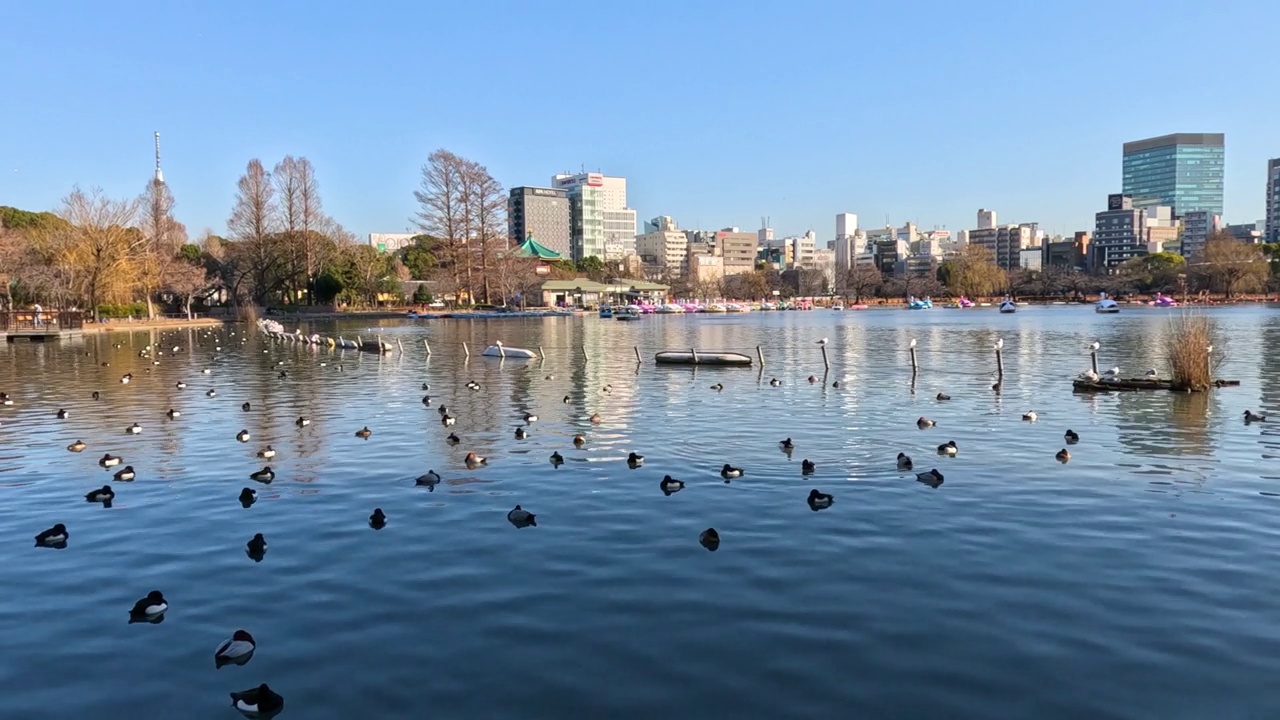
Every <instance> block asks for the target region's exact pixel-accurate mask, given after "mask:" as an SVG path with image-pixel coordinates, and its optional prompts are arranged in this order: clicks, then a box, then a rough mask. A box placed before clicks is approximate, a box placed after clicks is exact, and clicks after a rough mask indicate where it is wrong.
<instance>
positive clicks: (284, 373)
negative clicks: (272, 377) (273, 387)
mask: <svg viewBox="0 0 1280 720" xmlns="http://www.w3.org/2000/svg"><path fill="white" fill-rule="evenodd" d="M288 378H289V371H288V370H281V371H280V379H281V380H287V379H288Z"/></svg>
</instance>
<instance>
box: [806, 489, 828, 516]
mask: <svg viewBox="0 0 1280 720" xmlns="http://www.w3.org/2000/svg"><path fill="white" fill-rule="evenodd" d="M808 502H809V509H810V510H813V511H815V512H816V511H818V510H825V509H827V508H829V507H831V503H832V502H835V496H833V495H830V494H828V493H824V492H819V491H818V489H817V488H814V489H813V490H810V491H809V500H808Z"/></svg>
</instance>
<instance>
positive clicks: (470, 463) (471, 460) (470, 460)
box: [462, 452, 487, 470]
mask: <svg viewBox="0 0 1280 720" xmlns="http://www.w3.org/2000/svg"><path fill="white" fill-rule="evenodd" d="M462 461H463V462H464V463H466V464H467V468H469V469H472V470H474V469H475V468H478V467H480V466H481V465H485V464H487V460H486V459H485V458H482V457H480V456H479V455H477V454H475V453H473V452H469V453H467V456H466V457H465V458H463V460H462Z"/></svg>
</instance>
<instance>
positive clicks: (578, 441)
mask: <svg viewBox="0 0 1280 720" xmlns="http://www.w3.org/2000/svg"><path fill="white" fill-rule="evenodd" d="M586 442H587V439H586V438H585V437H583V436H582V435H574V436H573V444H574V447H582V446H583V445H585V444H586Z"/></svg>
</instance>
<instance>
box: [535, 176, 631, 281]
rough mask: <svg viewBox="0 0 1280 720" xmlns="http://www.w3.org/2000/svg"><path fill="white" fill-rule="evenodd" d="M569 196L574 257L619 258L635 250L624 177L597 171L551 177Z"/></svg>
mask: <svg viewBox="0 0 1280 720" xmlns="http://www.w3.org/2000/svg"><path fill="white" fill-rule="evenodd" d="M551 185H552V187H556V188H560V189H563V190H565V191H566V192H567V193H568V195H569V207H570V217H571V218H572V221H571V224H572V228H571V238H570V249H571V251H572V253H571V254H572V255H573V259H574V260H581V259H582V258H584V257H591V256H593V255H594V256H595V257H598V258H600V259H601V260H621V259H622V258H623V256H625V255H633V254H635V252H636V244H635V243H636V211H635V210H632V209H631V208H629V207H627V179H626V178H624V177H611V176H608V175H602V174H600V173H579V174H577V175H570V174H559V175H555V176H552V178H551Z"/></svg>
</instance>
